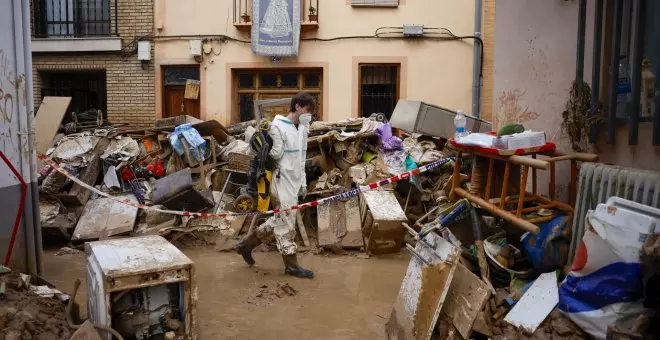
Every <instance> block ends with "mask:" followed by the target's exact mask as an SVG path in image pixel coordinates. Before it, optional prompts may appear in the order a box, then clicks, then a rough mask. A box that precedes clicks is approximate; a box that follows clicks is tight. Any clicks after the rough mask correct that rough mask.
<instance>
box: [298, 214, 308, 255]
mask: <svg viewBox="0 0 660 340" xmlns="http://www.w3.org/2000/svg"><path fill="white" fill-rule="evenodd" d="M296 222H297V223H296V224H298V231H300V237H301V238H302V240H303V244H304V245H305V247H309V246H310V245H311V243H309V237H307V229H305V222H303V218H302V212H301V211H300V210H298V211H297V212H296Z"/></svg>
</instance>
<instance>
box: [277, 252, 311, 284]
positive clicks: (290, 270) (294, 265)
mask: <svg viewBox="0 0 660 340" xmlns="http://www.w3.org/2000/svg"><path fill="white" fill-rule="evenodd" d="M282 258H283V259H284V273H285V274H286V275H291V276H295V277H299V278H301V279H313V278H314V272H313V271H311V270H308V269H305V268H303V267H301V266H299V265H298V257H297V256H296V254H293V255H282Z"/></svg>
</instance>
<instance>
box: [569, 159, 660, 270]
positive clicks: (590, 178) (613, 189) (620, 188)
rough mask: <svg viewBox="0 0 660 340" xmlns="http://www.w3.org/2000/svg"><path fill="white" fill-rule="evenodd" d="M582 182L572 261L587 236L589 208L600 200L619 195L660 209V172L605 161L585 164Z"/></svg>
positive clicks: (581, 176)
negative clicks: (586, 224) (586, 226)
mask: <svg viewBox="0 0 660 340" xmlns="http://www.w3.org/2000/svg"><path fill="white" fill-rule="evenodd" d="M578 183H579V187H578V193H577V201H576V203H575V215H574V216H573V238H572V240H571V248H570V252H569V254H568V261H569V262H568V263H571V262H572V261H573V257H574V256H575V252H576V251H577V247H578V245H579V244H580V241H581V240H582V236H583V235H584V228H585V217H586V216H587V211H589V210H590V209H595V208H596V205H598V203H605V202H606V201H607V199H608V198H610V197H612V196H618V197H621V198H625V199H627V200H631V201H634V202H638V203H641V204H645V205H649V206H652V207H655V208H660V206H659V205H660V172H654V171H647V170H640V169H635V168H626V167H621V166H615V165H607V164H602V163H582V166H581V168H580V178H579V181H578Z"/></svg>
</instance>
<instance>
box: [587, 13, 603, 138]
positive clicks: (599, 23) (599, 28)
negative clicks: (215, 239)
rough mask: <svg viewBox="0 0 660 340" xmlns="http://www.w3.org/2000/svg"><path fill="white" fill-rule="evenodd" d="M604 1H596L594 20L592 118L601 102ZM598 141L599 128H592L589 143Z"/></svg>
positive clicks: (593, 126)
mask: <svg viewBox="0 0 660 340" xmlns="http://www.w3.org/2000/svg"><path fill="white" fill-rule="evenodd" d="M604 7H605V6H604V5H603V0H596V19H595V20H594V21H595V22H594V55H593V65H592V68H591V108H590V112H589V113H590V116H594V115H597V114H598V113H599V112H598V104H599V102H600V100H599V99H600V63H601V60H602V55H601V53H602V51H601V50H602V47H603V10H604ZM597 139H598V127H597V126H595V125H592V126H591V131H589V143H591V144H595V143H596V140H597Z"/></svg>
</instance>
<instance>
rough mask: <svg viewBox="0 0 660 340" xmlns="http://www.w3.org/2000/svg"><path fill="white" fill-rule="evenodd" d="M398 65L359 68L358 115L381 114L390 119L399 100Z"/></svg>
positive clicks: (363, 66) (362, 66)
mask: <svg viewBox="0 0 660 340" xmlns="http://www.w3.org/2000/svg"><path fill="white" fill-rule="evenodd" d="M398 78H399V65H361V66H360V115H361V116H362V117H369V116H370V115H371V114H373V113H383V114H385V116H386V117H387V119H390V117H391V116H392V112H394V107H395V106H396V102H397V100H398V99H399V98H398V95H397V92H398V91H397V90H398V86H399V84H398Z"/></svg>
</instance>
